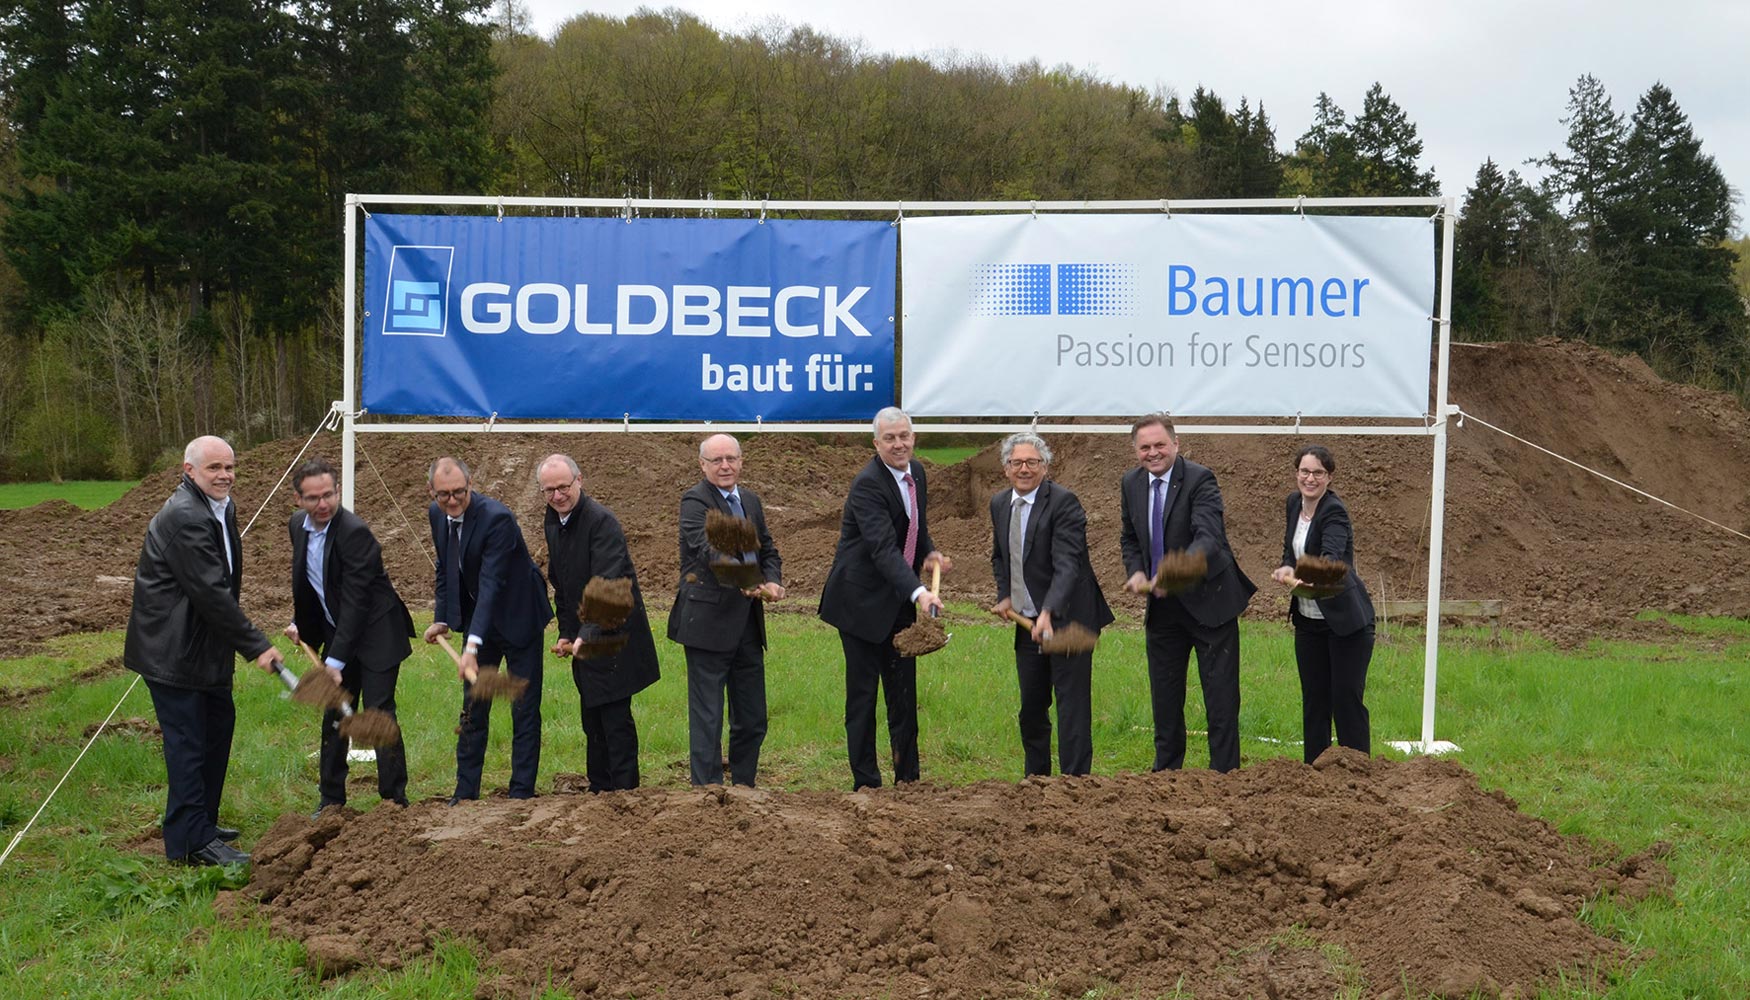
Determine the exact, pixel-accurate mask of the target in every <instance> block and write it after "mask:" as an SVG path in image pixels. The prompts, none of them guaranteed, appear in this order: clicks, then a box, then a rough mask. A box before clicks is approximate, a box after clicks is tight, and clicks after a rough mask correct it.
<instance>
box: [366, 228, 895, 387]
mask: <svg viewBox="0 0 1750 1000" xmlns="http://www.w3.org/2000/svg"><path fill="white" fill-rule="evenodd" d="M895 240H896V234H895V232H894V229H893V226H892V225H891V224H889V223H887V222H810V221H769V222H764V223H761V222H758V221H755V220H718V219H634V220H632V221H630V222H627V221H625V220H623V219H566V218H557V219H553V218H507V219H496V218H492V217H484V218H482V217H477V216H475V217H467V216H428V215H384V214H377V215H373V216H370V217H369V219H368V221H367V222H366V224H365V291H364V295H365V298H364V306H363V309H364V324H363V330H364V334H363V345H364V364H363V372H362V383H363V386H362V388H363V392H362V396H361V399H362V402H363V404H364V406H365V407H366V408H367V409H368V410H370V411H371V412H373V413H411V414H430V415H446V416H473V417H487V416H490V415H492V414H494V413H496V414H497V415H498V416H499V417H507V418H547V419H614V420H618V419H621V418H622V417H625V416H630V417H631V418H632V419H634V420H743V421H745V420H754V419H761V420H846V419H856V420H867V419H869V417H870V415H871V414H873V413H874V412H875V411H876V410H878V409H880V408H881V407H883V406H887V405H890V404H891V403H892V402H893V398H894V397H893V374H894V373H893V355H894V345H893V330H894V323H893V304H894V268H895V264H894V260H895V256H894V253H895Z"/></svg>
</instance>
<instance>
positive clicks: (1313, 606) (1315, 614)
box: [1294, 517, 1325, 619]
mask: <svg viewBox="0 0 1750 1000" xmlns="http://www.w3.org/2000/svg"><path fill="white" fill-rule="evenodd" d="M1311 530H1312V518H1310V517H1301V518H1300V519H1298V520H1297V521H1296V522H1295V525H1294V558H1296V559H1299V558H1300V557H1301V556H1304V555H1306V535H1307V532H1308V531H1311ZM1294 607H1295V609H1296V610H1297V611H1299V612H1300V616H1301V617H1302V618H1321V619H1322V618H1324V617H1325V613H1324V612H1323V611H1320V610H1319V602H1317V601H1315V600H1313V599H1312V598H1310V597H1296V598H1295V599H1294Z"/></svg>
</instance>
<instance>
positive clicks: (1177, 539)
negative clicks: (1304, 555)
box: [1118, 413, 1258, 771]
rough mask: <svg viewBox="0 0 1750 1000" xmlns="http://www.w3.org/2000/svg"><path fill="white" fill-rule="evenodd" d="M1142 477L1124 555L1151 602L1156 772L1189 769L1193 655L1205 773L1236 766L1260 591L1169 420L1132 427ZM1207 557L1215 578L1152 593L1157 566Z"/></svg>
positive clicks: (1131, 483)
mask: <svg viewBox="0 0 1750 1000" xmlns="http://www.w3.org/2000/svg"><path fill="white" fill-rule="evenodd" d="M1130 443H1131V444H1132V445H1133V446H1134V447H1135V448H1136V460H1137V467H1136V468H1134V469H1131V470H1130V471H1129V472H1126V473H1125V474H1124V479H1123V481H1122V482H1121V484H1120V487H1119V488H1120V497H1119V506H1120V508H1121V512H1122V517H1121V518H1120V522H1121V526H1120V529H1119V537H1118V541H1119V547H1120V548H1121V549H1122V550H1123V553H1124V569H1125V571H1126V572H1128V573H1129V574H1130V579H1129V580H1128V581H1127V582H1126V583H1125V585H1124V586H1125V589H1126V590H1129V591H1130V592H1131V593H1134V594H1147V595H1148V598H1147V600H1148V607H1147V610H1146V612H1145V613H1144V618H1143V631H1144V635H1145V637H1146V639H1145V642H1146V645H1147V649H1148V687H1149V698H1150V700H1151V701H1152V702H1153V707H1154V728H1155V761H1154V769H1155V770H1157V771H1163V770H1167V769H1174V770H1177V769H1178V768H1180V767H1183V766H1184V764H1185V673H1186V670H1187V668H1188V667H1189V666H1190V663H1191V651H1192V650H1193V649H1195V650H1196V651H1197V676H1198V678H1199V679H1200V680H1201V681H1202V683H1203V709H1204V713H1205V715H1206V717H1207V718H1208V725H1209V766H1210V767H1211V768H1213V769H1215V770H1217V771H1232V770H1235V769H1237V768H1238V767H1239V766H1240V622H1239V618H1240V612H1241V611H1244V610H1245V609H1246V603H1247V602H1248V601H1250V600H1251V599H1252V594H1253V593H1254V592H1256V591H1257V589H1258V588H1257V587H1255V586H1253V584H1252V581H1250V580H1248V579H1246V575H1245V574H1244V573H1242V572H1240V568H1239V565H1238V564H1237V563H1235V562H1234V557H1233V550H1232V549H1230V548H1229V547H1228V543H1227V526H1226V524H1225V522H1224V520H1223V513H1222V504H1221V487H1220V486H1218V485H1216V482H1215V473H1213V472H1210V471H1209V470H1208V469H1207V468H1204V467H1203V466H1201V465H1198V464H1197V463H1196V462H1187V461H1186V460H1185V458H1184V456H1182V455H1180V454H1179V434H1178V432H1177V431H1176V430H1174V429H1173V421H1172V418H1171V417H1168V416H1167V415H1166V414H1164V413H1151V414H1149V415H1148V416H1145V417H1142V418H1140V419H1138V420H1137V421H1136V423H1135V424H1133V425H1132V426H1131V429H1130ZM1168 552H1191V553H1198V554H1201V555H1202V556H1203V557H1204V559H1206V560H1207V561H1208V564H1209V570H1208V573H1207V574H1206V575H1205V576H1204V577H1203V579H1202V580H1200V581H1198V582H1197V583H1196V584H1195V585H1193V586H1192V587H1191V588H1190V589H1188V590H1183V591H1180V592H1178V593H1175V594H1167V593H1163V592H1162V591H1159V590H1155V589H1153V588H1152V587H1151V586H1150V583H1151V581H1152V580H1153V579H1154V575H1155V570H1156V568H1157V567H1158V566H1159V564H1160V561H1161V556H1162V555H1164V554H1165V553H1168Z"/></svg>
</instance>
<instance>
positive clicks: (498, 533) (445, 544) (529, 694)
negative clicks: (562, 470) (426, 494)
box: [425, 456, 553, 805]
mask: <svg viewBox="0 0 1750 1000" xmlns="http://www.w3.org/2000/svg"><path fill="white" fill-rule="evenodd" d="M426 481H427V483H428V484H429V486H430V490H431V497H432V502H431V507H430V508H429V509H427V511H426V516H427V518H428V519H429V520H430V521H431V540H432V545H433V546H434V547H435V548H436V549H437V584H436V590H437V603H436V606H435V608H434V610H433V617H434V619H435V620H434V621H433V622H432V623H431V627H429V628H427V629H426V630H425V641H426V642H429V643H434V644H435V643H436V642H437V641H438V637H439V636H443V635H447V634H449V633H450V632H456V633H458V634H461V635H464V636H466V637H467V642H466V645H464V646H463V648H462V657H461V662H460V663H458V664H457V666H456V676H457V678H458V679H460V680H461V682H462V712H461V719H460V723H459V725H458V726H457V730H456V791H455V794H454V795H451V796H450V804H451V805H456V804H457V803H459V802H462V801H465V800H468V799H477V798H479V797H480V772H481V770H482V768H483V767H484V765H485V761H486V737H487V735H488V733H489V729H488V727H489V725H490V721H491V712H490V711H489V710H488V709H489V708H490V707H491V706H490V703H489V702H481V703H478V704H475V703H473V698H472V685H471V684H470V683H469V681H468V676H469V675H470V674H471V673H475V672H477V671H478V670H479V669H480V667H481V666H486V667H488V668H496V667H497V666H498V664H499V663H500V662H501V661H502V662H503V663H504V665H505V669H507V670H509V671H510V672H511V675H512V676H515V677H520V678H522V679H523V680H525V681H527V682H528V685H529V686H528V688H527V690H525V691H524V692H523V695H522V697H520V698H517V699H516V700H515V701H512V702H511V705H510V722H511V741H510V787H509V790H508V794H509V796H510V797H511V798H513V799H527V798H533V797H534V795H535V775H536V772H538V771H539V770H540V767H541V638H542V636H543V634H544V633H545V632H546V630H547V623H548V622H550V621H552V620H553V608H552V606H551V605H549V604H548V603H547V585H546V583H545V581H543V580H542V579H541V571H540V570H539V569H538V568H536V566H535V563H534V560H532V559H530V558H529V548H528V546H527V545H526V544H524V542H523V532H522V528H521V527H519V526H518V525H517V520H516V515H515V514H512V513H511V512H510V508H508V507H506V506H505V505H504V504H501V503H499V502H498V501H497V500H494V499H492V498H491V497H489V496H485V495H483V494H480V493H476V492H474V490H473V489H471V488H470V482H471V480H470V478H469V475H468V467H467V466H466V465H464V464H462V461H461V460H460V459H457V458H452V457H449V456H445V457H443V458H440V459H438V460H437V461H435V462H433V463H431V469H430V471H429V472H428V473H427V478H426Z"/></svg>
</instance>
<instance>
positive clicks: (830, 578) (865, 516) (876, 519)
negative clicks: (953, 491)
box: [820, 456, 936, 642]
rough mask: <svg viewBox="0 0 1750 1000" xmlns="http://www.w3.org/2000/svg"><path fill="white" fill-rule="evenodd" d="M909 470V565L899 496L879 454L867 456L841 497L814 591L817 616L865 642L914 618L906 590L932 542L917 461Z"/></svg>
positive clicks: (926, 499)
mask: <svg viewBox="0 0 1750 1000" xmlns="http://www.w3.org/2000/svg"><path fill="white" fill-rule="evenodd" d="M911 475H912V479H913V480H915V481H916V483H917V490H918V547H917V553H916V555H915V556H914V558H913V559H912V561H911V563H910V564H909V565H908V564H907V563H906V561H905V555H904V552H905V530H906V525H907V522H908V519H907V517H906V516H905V500H904V498H903V497H901V496H900V493H899V484H898V483H897V482H895V481H894V478H893V474H892V473H891V472H889V471H888V469H887V466H886V465H885V464H884V463H883V462H882V461H881V458H880V456H876V457H875V458H871V459H870V460H869V464H867V465H865V466H863V468H862V471H860V472H858V473H857V478H855V479H853V480H851V492H850V495H849V496H847V497H845V509H844V515H843V516H842V517H841V518H840V519H839V545H838V550H837V551H835V552H834V553H833V558H832V569H831V571H829V572H828V573H827V575H826V586H824V587H822V588H821V591H820V617H821V619H822V620H823V621H825V622H826V623H827V624H828V625H831V626H833V627H834V628H836V629H838V630H839V631H841V632H845V633H847V634H849V635H852V636H855V637H856V638H858V639H862V640H863V641H865V642H881V641H883V640H885V639H887V638H888V637H890V636H892V635H893V633H894V632H895V631H896V629H897V628H898V627H900V626H903V625H909V624H911V623H912V622H914V621H916V620H917V609H916V608H915V607H914V606H913V605H912V603H911V595H912V593H913V592H914V591H916V590H917V589H918V586H919V584H920V581H919V579H918V573H919V572H920V571H921V570H922V568H923V565H924V557H925V556H927V555H929V554H930V553H931V552H933V551H935V548H936V545H935V543H934V542H932V541H931V540H930V521H929V511H930V505H929V491H928V490H927V489H926V488H925V486H924V467H923V464H922V463H920V462H917V461H913V462H912V463H911Z"/></svg>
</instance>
